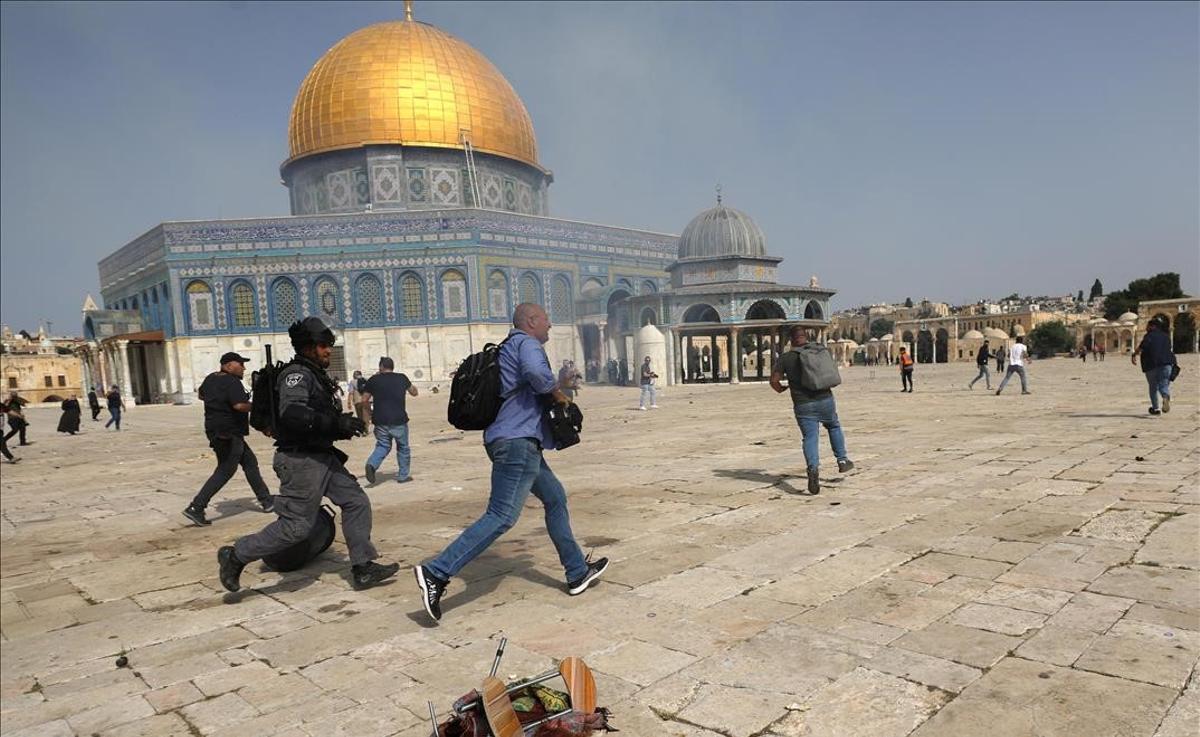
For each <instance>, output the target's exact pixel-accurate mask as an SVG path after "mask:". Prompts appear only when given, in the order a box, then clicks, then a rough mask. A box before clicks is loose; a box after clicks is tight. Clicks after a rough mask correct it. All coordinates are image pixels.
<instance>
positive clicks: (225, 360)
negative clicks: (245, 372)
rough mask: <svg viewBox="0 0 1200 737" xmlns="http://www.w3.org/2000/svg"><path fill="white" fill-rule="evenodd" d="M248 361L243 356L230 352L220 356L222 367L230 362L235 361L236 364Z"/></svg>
mask: <svg viewBox="0 0 1200 737" xmlns="http://www.w3.org/2000/svg"><path fill="white" fill-rule="evenodd" d="M249 360H250V359H249V358H246V357H245V356H242V355H238V354H237V353H234V352H233V351H230V352H228V353H226V354H225V355H223V356H221V365H222V366H224V365H225V364H227V363H229V362H230V361H237V362H238V363H247V362H248V361H249Z"/></svg>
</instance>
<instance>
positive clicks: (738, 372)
mask: <svg viewBox="0 0 1200 737" xmlns="http://www.w3.org/2000/svg"><path fill="white" fill-rule="evenodd" d="M729 383H730V384H740V383H742V329H741V328H729Z"/></svg>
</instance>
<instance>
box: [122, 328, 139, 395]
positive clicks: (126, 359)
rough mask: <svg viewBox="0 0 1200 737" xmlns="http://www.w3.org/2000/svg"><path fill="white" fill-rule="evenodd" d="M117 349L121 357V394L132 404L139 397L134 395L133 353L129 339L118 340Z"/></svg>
mask: <svg viewBox="0 0 1200 737" xmlns="http://www.w3.org/2000/svg"><path fill="white" fill-rule="evenodd" d="M117 350H118V351H119V352H120V357H121V395H122V396H124V397H127V398H128V399H129V403H130V404H133V405H135V404H137V399H136V398H135V397H134V396H133V378H132V376H133V375H132V374H131V373H130V365H131V364H132V363H133V355H132V354H131V353H130V347H129V341H128V340H118V341H117Z"/></svg>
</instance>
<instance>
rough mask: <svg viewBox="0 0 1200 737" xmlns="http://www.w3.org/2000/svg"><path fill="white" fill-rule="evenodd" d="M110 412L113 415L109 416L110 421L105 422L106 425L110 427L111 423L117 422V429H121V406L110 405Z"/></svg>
mask: <svg viewBox="0 0 1200 737" xmlns="http://www.w3.org/2000/svg"><path fill="white" fill-rule="evenodd" d="M108 413H109V414H110V415H112V416H111V417H109V418H108V422H106V423H104V426H105V427H108V426H109V425H111V424H113V423H116V425H117V429H118V430H120V429H121V408H120V407H109V408H108Z"/></svg>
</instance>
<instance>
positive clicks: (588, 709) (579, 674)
mask: <svg viewBox="0 0 1200 737" xmlns="http://www.w3.org/2000/svg"><path fill="white" fill-rule="evenodd" d="M558 672H559V675H561V676H562V679H563V681H565V682H566V684H567V693H568V694H569V695H570V697H571V708H572V709H574V710H575V711H578V712H581V713H583V714H591V713H592V712H594V711H595V710H596V679H595V678H593V677H592V670H591V668H588V667H587V663H584V662H583V658H575V657H571V658H565V659H564V660H563V661H562V662H561V663H559V665H558Z"/></svg>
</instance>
